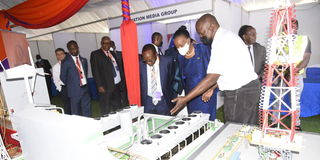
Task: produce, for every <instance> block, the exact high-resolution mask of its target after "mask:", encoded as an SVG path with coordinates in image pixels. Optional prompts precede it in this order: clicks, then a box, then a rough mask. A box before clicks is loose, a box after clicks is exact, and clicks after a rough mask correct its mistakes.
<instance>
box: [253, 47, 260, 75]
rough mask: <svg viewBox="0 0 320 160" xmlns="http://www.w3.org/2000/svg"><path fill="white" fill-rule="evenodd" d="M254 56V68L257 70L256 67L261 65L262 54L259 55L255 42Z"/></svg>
mask: <svg viewBox="0 0 320 160" xmlns="http://www.w3.org/2000/svg"><path fill="white" fill-rule="evenodd" d="M253 56H254V68H255V69H254V70H255V71H256V69H257V68H258V66H259V59H260V57H259V56H260V55H259V50H258V47H257V46H256V45H255V44H253Z"/></svg>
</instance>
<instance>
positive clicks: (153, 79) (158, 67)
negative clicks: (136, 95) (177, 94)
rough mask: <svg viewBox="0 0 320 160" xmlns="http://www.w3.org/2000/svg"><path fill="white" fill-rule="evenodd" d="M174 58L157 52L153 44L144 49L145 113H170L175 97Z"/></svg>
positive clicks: (143, 86)
mask: <svg viewBox="0 0 320 160" xmlns="http://www.w3.org/2000/svg"><path fill="white" fill-rule="evenodd" d="M172 80H173V70H172V58H171V57H170V56H161V55H158V54H157V51H156V48H155V47H154V45H153V44H147V45H145V46H144V47H143V49H142V59H140V87H141V102H142V105H143V106H144V112H145V113H152V114H161V115H169V114H170V112H169V111H170V110H171V109H172V107H173V104H172V103H171V99H172V98H174V97H172V96H173V90H172V88H171V83H172Z"/></svg>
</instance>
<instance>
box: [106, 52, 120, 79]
mask: <svg viewBox="0 0 320 160" xmlns="http://www.w3.org/2000/svg"><path fill="white" fill-rule="evenodd" d="M108 56H109V58H110V60H111V62H112V64H113V67H112V68H113V70H112V71H113V77H116V76H117V72H116V68H115V67H118V66H117V63H116V61H115V59H114V57H113V56H112V54H111V53H110V52H108Z"/></svg>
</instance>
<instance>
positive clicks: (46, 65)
mask: <svg viewBox="0 0 320 160" xmlns="http://www.w3.org/2000/svg"><path fill="white" fill-rule="evenodd" d="M36 59H37V61H36V67H37V68H43V71H44V73H46V75H45V78H46V84H47V89H48V93H49V97H50V98H51V97H52V94H51V83H52V80H51V78H52V73H51V68H52V67H51V64H50V62H49V61H48V60H47V59H43V58H41V56H40V55H39V54H37V55H36Z"/></svg>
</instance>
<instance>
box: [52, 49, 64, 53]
mask: <svg viewBox="0 0 320 160" xmlns="http://www.w3.org/2000/svg"><path fill="white" fill-rule="evenodd" d="M59 51H62V52H63V53H66V52H65V51H64V49H63V48H57V49H56V50H55V51H54V52H55V53H57V52H59Z"/></svg>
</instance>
